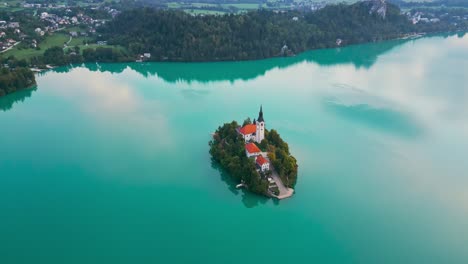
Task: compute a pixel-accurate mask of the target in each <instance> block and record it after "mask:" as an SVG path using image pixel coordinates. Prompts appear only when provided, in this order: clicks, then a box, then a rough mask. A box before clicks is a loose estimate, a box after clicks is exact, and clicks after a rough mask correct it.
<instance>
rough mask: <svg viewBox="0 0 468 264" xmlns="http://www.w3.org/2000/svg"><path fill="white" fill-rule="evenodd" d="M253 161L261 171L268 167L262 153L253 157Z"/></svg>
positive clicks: (268, 164)
mask: <svg viewBox="0 0 468 264" xmlns="http://www.w3.org/2000/svg"><path fill="white" fill-rule="evenodd" d="M255 163H256V164H257V166H258V167H260V170H261V171H267V170H269V169H270V163H269V162H268V160H267V159H265V158H264V157H263V156H262V155H258V156H257V158H256V159H255Z"/></svg>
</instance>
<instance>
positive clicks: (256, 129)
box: [239, 106, 265, 143]
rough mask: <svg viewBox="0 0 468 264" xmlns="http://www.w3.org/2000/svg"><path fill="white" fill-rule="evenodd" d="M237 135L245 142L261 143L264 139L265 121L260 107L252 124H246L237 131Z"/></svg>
mask: <svg viewBox="0 0 468 264" xmlns="http://www.w3.org/2000/svg"><path fill="white" fill-rule="evenodd" d="M239 133H240V134H241V135H242V137H243V138H244V140H245V142H249V141H251V140H252V141H255V142H257V143H260V142H262V140H263V139H264V138H265V120H263V110H262V106H260V112H259V113H258V118H257V120H255V119H254V120H253V122H252V124H247V125H245V126H243V127H241V128H240V129H239Z"/></svg>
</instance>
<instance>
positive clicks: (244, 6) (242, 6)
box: [221, 3, 259, 10]
mask: <svg viewBox="0 0 468 264" xmlns="http://www.w3.org/2000/svg"><path fill="white" fill-rule="evenodd" d="M221 6H222V7H224V8H229V7H230V6H232V7H236V8H239V9H249V10H250V9H258V6H259V4H252V3H243V4H242V3H241V4H222V5H221Z"/></svg>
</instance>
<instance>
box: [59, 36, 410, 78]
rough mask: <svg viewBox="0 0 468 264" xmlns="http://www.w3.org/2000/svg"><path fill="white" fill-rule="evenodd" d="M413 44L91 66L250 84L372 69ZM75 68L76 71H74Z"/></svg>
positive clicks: (92, 67)
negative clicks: (288, 71)
mask: <svg viewBox="0 0 468 264" xmlns="http://www.w3.org/2000/svg"><path fill="white" fill-rule="evenodd" d="M408 41H411V40H393V41H386V42H379V43H368V44H361V45H354V46H348V47H343V48H338V49H323V50H313V51H308V52H305V53H301V54H299V55H297V56H294V57H280V58H271V59H265V60H256V61H237V62H196V63H179V62H150V63H133V62H132V63H103V64H97V63H88V64H86V65H85V66H86V67H87V68H88V69H89V70H90V71H100V72H105V71H107V72H111V73H120V72H122V71H124V70H125V69H127V68H130V69H132V70H134V71H136V72H138V73H140V74H141V75H143V76H145V77H148V76H158V77H159V78H162V79H163V80H165V81H166V82H172V83H174V82H177V81H186V82H214V81H230V82H234V81H236V80H250V79H254V78H256V77H258V76H261V75H264V74H265V73H266V72H267V71H270V70H272V69H275V68H279V69H283V68H287V67H290V66H292V65H295V64H298V63H302V62H311V63H317V64H319V65H322V66H333V65H340V64H352V65H354V66H355V67H356V68H361V67H363V68H370V67H372V65H374V64H375V63H376V61H377V59H378V57H379V56H381V55H382V54H384V53H386V52H388V51H390V50H391V49H393V48H394V47H396V46H399V45H402V44H403V43H406V42H408ZM71 68H72V67H71ZM71 68H70V67H61V68H58V69H56V70H55V71H57V72H64V71H68V70H69V69H71Z"/></svg>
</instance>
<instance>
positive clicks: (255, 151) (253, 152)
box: [245, 142, 262, 158]
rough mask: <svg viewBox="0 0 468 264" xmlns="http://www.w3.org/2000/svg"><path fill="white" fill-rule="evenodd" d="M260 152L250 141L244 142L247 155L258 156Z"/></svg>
mask: <svg viewBox="0 0 468 264" xmlns="http://www.w3.org/2000/svg"><path fill="white" fill-rule="evenodd" d="M261 153H262V151H261V150H260V149H259V148H258V147H257V145H255V143H253V142H251V143H248V144H245V154H246V155H247V157H249V158H250V157H255V156H258V155H260V154H261Z"/></svg>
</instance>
